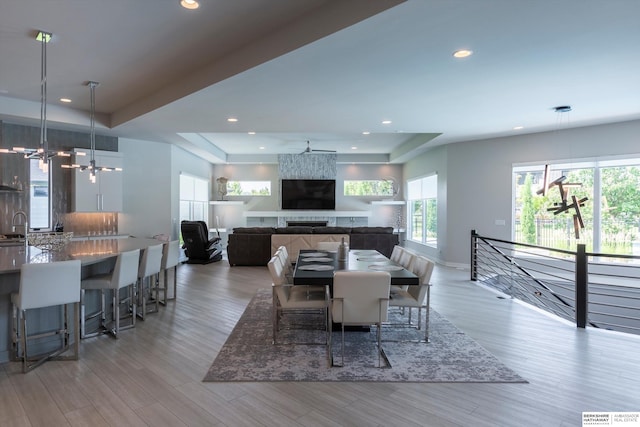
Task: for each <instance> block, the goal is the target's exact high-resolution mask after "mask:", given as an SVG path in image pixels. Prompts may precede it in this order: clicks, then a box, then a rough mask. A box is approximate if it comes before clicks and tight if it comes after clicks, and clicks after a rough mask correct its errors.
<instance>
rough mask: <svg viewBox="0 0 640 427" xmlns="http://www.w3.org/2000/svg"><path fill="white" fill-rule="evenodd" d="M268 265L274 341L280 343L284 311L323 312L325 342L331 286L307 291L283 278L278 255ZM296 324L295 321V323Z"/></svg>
mask: <svg viewBox="0 0 640 427" xmlns="http://www.w3.org/2000/svg"><path fill="white" fill-rule="evenodd" d="M267 266H268V267H269V272H270V273H271V277H272V279H274V280H273V281H272V283H271V289H272V296H273V307H272V327H273V338H272V343H273V344H277V343H278V332H279V330H280V317H281V315H282V314H283V313H285V312H289V313H298V314H302V313H309V312H316V313H318V312H321V313H322V314H323V316H324V322H323V323H324V330H325V342H324V343H323V344H327V343H328V340H329V336H328V334H329V313H328V312H329V301H330V299H329V287H328V286H326V287H324V292H307V291H305V290H303V288H304V286H294V285H292V284H290V283H286V281H285V280H283V276H282V273H281V270H282V267H281V265H280V260H279V259H278V257H276V256H274V257H272V258H271V259H270V260H269V262H268V264H267ZM294 326H295V323H294ZM297 344H318V343H306V342H305V343H297Z"/></svg>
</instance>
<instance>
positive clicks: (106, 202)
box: [72, 149, 123, 212]
mask: <svg viewBox="0 0 640 427" xmlns="http://www.w3.org/2000/svg"><path fill="white" fill-rule="evenodd" d="M75 151H76V152H85V153H86V155H85V156H81V155H76V156H75V163H76V164H79V165H81V166H88V165H89V164H90V161H91V153H90V151H89V150H78V149H76V150H75ZM95 160H96V166H105V167H110V168H116V167H118V168H122V163H123V159H122V154H120V153H118V152H114V151H99V150H96V151H95ZM89 174H90V172H89V171H88V170H84V171H82V170H81V169H80V168H77V169H74V172H73V180H74V192H73V197H72V199H73V211H74V212H122V172H121V171H109V172H106V171H99V172H96V182H95V183H92V182H91V180H90V179H89Z"/></svg>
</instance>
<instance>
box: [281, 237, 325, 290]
mask: <svg viewBox="0 0 640 427" xmlns="http://www.w3.org/2000/svg"><path fill="white" fill-rule="evenodd" d="M283 248H284V246H280V247H279V248H278V250H277V251H276V253H275V254H274V256H276V257H277V258H278V260H279V261H280V267H281V268H282V274H283V275H284V279H285V281H286V283H291V284H293V267H292V266H291V263H289V258H288V257H287V255H286V253H287V252H286V249H283ZM295 289H296V290H298V291H302V290H305V291H306V292H321V293H324V286H320V285H317V286H314V285H298V286H296V288H295Z"/></svg>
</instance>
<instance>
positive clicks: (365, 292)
mask: <svg viewBox="0 0 640 427" xmlns="http://www.w3.org/2000/svg"><path fill="white" fill-rule="evenodd" d="M390 284H391V275H390V274H389V273H388V272H386V271H337V272H336V273H335V274H334V277H333V299H332V303H331V319H330V321H331V322H332V323H340V324H341V331H342V334H341V337H342V352H341V359H342V360H341V364H340V365H336V364H335V363H334V361H333V353H332V348H331V347H332V344H331V343H332V341H333V338H329V356H330V362H331V366H344V349H345V326H370V325H376V329H377V348H378V367H383V365H382V362H381V358H382V359H384V362H385V366H387V367H391V364H390V363H389V359H388V358H387V355H386V354H385V352H384V349H383V348H382V323H383V322H386V321H387V310H388V308H389V288H390Z"/></svg>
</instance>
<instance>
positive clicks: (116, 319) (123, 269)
mask: <svg viewBox="0 0 640 427" xmlns="http://www.w3.org/2000/svg"><path fill="white" fill-rule="evenodd" d="M139 262H140V249H134V250H131V251H125V252H121V253H120V254H118V256H117V257H116V263H115V266H114V267H113V270H111V272H110V273H106V274H97V275H93V276H89V277H86V278H84V279H82V281H81V283H80V287H81V290H80V311H81V316H80V333H81V337H82V338H85V337H92V336H95V335H98V334H101V333H109V334H111V336H113V337H114V338H118V337H119V335H120V331H121V330H125V329H129V328H134V327H135V326H136V301H135V293H136V291H135V286H136V282H137V280H138V265H139ZM122 289H125V290H126V296H125V297H124V298H122V296H121V290H122ZM88 290H99V291H100V310H98V311H97V312H95V313H93V314H90V315H87V314H86V313H85V310H86V308H85V305H86V304H85V293H86V291H88ZM107 290H110V291H111V294H112V295H111V318H112V320H111V324H112V325H107V321H106V303H105V291H107ZM123 304H125V305H126V312H125V313H124V314H125V315H124V316H121V313H120V306H121V305H123ZM98 316H100V327H99V329H98V330H96V331H95V332H92V333H87V331H86V321H87V320H89V319H92V318H96V317H98ZM129 317H130V318H131V323H130V324H129V325H126V326H121V324H120V323H121V320H123V319H126V318H129Z"/></svg>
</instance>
